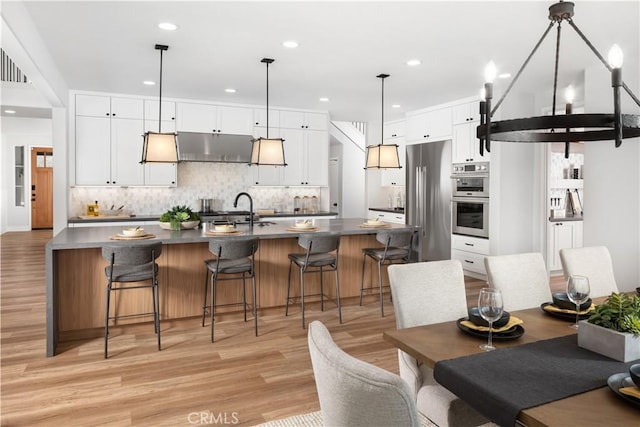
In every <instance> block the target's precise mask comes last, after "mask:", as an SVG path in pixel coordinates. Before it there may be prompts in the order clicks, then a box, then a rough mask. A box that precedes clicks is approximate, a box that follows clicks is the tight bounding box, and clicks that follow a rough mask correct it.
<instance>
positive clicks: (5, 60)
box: [0, 49, 29, 83]
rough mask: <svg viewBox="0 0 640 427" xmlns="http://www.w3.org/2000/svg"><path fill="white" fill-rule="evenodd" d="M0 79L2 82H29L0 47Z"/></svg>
mask: <svg viewBox="0 0 640 427" xmlns="http://www.w3.org/2000/svg"><path fill="white" fill-rule="evenodd" d="M0 56H1V59H0V62H1V68H0V80H2V81H3V82H14V83H29V79H28V78H27V76H25V75H24V74H23V73H22V71H21V70H20V68H18V66H17V65H16V64H15V63H14V62H13V61H12V60H11V58H9V56H8V55H7V54H6V53H5V52H4V50H2V49H0Z"/></svg>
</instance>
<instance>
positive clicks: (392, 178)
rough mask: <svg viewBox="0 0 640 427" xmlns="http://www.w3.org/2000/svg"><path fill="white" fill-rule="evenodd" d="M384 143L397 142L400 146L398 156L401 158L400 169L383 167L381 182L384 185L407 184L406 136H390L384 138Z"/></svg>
mask: <svg viewBox="0 0 640 427" xmlns="http://www.w3.org/2000/svg"><path fill="white" fill-rule="evenodd" d="M384 144H385V145H387V144H396V145H397V146H398V158H399V160H400V166H402V167H401V168H400V169H382V170H381V173H380V184H381V185H383V186H390V185H405V174H406V172H407V171H406V168H405V163H406V156H407V154H406V152H407V150H406V144H405V142H404V137H396V138H389V139H385V140H384Z"/></svg>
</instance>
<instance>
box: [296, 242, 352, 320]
mask: <svg viewBox="0 0 640 427" xmlns="http://www.w3.org/2000/svg"><path fill="white" fill-rule="evenodd" d="M298 245H299V246H300V247H302V248H304V249H305V253H295V254H289V278H288V281H287V304H286V309H285V316H288V315H289V301H291V300H294V299H296V298H300V307H301V311H302V328H303V329H305V328H306V325H305V322H304V298H305V294H304V275H305V273H320V293H319V294H313V295H306V296H308V297H310V296H320V309H321V310H322V311H324V299H325V297H326V298H327V299H331V298H329V297H328V296H327V295H325V294H324V280H323V276H324V274H323V273H324V272H327V271H334V272H335V277H336V304H337V306H338V316H339V318H340V323H342V308H341V307H340V281H339V279H338V252H339V249H340V235H339V234H338V233H316V234H310V233H309V234H301V235H300V236H299V237H298ZM293 264H295V265H297V266H298V268H299V269H300V296H299V297H291V296H290V295H291V292H290V291H291V266H292V265H293Z"/></svg>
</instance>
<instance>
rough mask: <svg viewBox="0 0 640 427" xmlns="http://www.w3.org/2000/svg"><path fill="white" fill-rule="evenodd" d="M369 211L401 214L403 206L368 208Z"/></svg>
mask: <svg viewBox="0 0 640 427" xmlns="http://www.w3.org/2000/svg"><path fill="white" fill-rule="evenodd" d="M369 210H371V211H380V212H391V213H397V214H403V213H404V208H369Z"/></svg>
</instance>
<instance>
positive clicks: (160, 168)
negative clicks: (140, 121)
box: [140, 102, 178, 187]
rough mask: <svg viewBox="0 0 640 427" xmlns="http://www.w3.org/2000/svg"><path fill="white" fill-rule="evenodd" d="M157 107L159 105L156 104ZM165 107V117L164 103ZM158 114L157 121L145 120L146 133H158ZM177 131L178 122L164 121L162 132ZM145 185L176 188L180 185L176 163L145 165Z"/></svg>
mask: <svg viewBox="0 0 640 427" xmlns="http://www.w3.org/2000/svg"><path fill="white" fill-rule="evenodd" d="M156 105H157V104H156ZM162 105H163V107H162V109H163V113H162V116H163V117H170V116H165V114H164V102H163V103H162ZM157 117H158V112H157V111H156V120H145V121H144V131H145V132H147V131H152V132H157V131H158V120H157ZM175 131H176V122H175V121H168V120H163V121H162V132H165V133H168V132H175ZM140 158H142V149H140ZM144 185H148V186H163V187H176V186H177V185H178V167H177V164H176V163H146V164H145V165H144Z"/></svg>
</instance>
